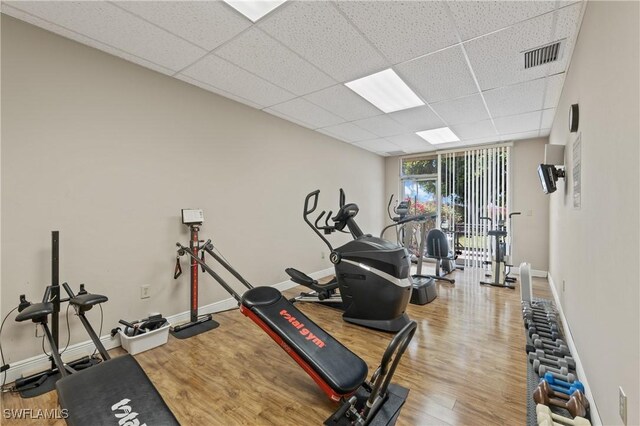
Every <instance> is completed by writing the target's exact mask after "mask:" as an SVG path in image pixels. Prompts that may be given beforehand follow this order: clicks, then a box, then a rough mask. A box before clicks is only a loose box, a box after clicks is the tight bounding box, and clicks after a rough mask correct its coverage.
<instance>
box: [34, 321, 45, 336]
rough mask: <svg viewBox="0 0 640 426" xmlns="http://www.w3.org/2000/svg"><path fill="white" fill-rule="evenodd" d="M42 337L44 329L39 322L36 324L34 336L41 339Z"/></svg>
mask: <svg viewBox="0 0 640 426" xmlns="http://www.w3.org/2000/svg"><path fill="white" fill-rule="evenodd" d="M43 337H44V330H43V329H42V327H41V326H40V324H36V338H38V339H41V338H43Z"/></svg>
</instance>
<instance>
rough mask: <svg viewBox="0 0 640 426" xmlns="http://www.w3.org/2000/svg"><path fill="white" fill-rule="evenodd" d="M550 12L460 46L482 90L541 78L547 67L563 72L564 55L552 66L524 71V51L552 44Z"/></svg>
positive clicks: (565, 60)
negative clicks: (465, 52)
mask: <svg viewBox="0 0 640 426" xmlns="http://www.w3.org/2000/svg"><path fill="white" fill-rule="evenodd" d="M555 13H557V12H554V13H548V14H546V15H542V16H539V17H537V18H534V19H530V20H528V21H525V22H522V23H520V24H516V25H514V26H512V27H509V28H507V29H505V30H502V31H498V32H495V33H492V34H489V35H486V36H484V37H480V38H476V39H473V40H470V41H468V42H465V43H464V46H465V49H466V51H467V54H468V56H469V61H470V62H471V67H472V68H473V70H474V72H475V75H476V77H477V79H478V83H479V84H480V88H481V89H482V90H487V89H493V88H496V87H502V86H507V85H510V84H515V83H520V82H523V81H529V80H533V79H536V78H541V77H545V76H546V75H547V72H548V71H549V70H550V66H551V65H553V67H555V68H558V67H559V68H560V71H563V70H564V69H565V68H566V65H567V56H568V55H562V56H561V57H560V58H559V59H558V60H557V61H556V62H553V63H552V64H546V65H540V66H537V67H533V68H529V69H524V51H526V50H529V49H532V48H536V47H539V46H542V45H544V44H547V43H551V42H553V41H556V40H555V39H554V34H553V16H554V14H555Z"/></svg>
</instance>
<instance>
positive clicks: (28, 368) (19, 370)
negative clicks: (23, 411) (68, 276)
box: [6, 268, 334, 383]
mask: <svg viewBox="0 0 640 426" xmlns="http://www.w3.org/2000/svg"><path fill="white" fill-rule="evenodd" d="M333 273H334V269H333V268H327V269H323V270H321V271H317V272H314V273H312V274H309V276H310V277H311V278H313V279H316V280H317V279H319V278H324V277H326V276H328V275H332V274H333ZM297 285H298V284H296V283H294V282H293V281H290V280H289V281H283V282H280V283H277V284H274V285H273V286H272V287H275V288H277V289H278V290H280V291H284V290H288V289H290V288H293V287H295V286H297ZM236 307H238V302H236V300H235V299H234V298H232V297H230V298H228V299H224V300H221V301H219V302H214V303H211V304H209V305H205V306H201V307H200V309H198V312H199V313H200V314H214V313H216V312H222V311H228V310H229V309H233V308H236ZM189 315H190V313H189V311H185V312H181V313H179V314H175V315H171V316H168V317H167V321H169V323H170V324H172V325H176V324H179V323H181V322H187V321H189ZM100 341H101V342H102V344H103V345H104V347H105V348H107V350H109V349H113V348H117V347H118V346H120V337H119V336H118V335H116V337H114V338H111V336H110V335H109V334H107V335H106V336H102V337H100ZM94 350H95V346H94V345H93V342H92V341H91V340H86V341H84V342H80V343H76V344H74V345H71V346H69V347H68V348H67V350H66V351H65V352H64V354H62V360H63V361H65V362H70V361H73V360H76V359H79V358H82V357H83V356H86V355H90V354H92V353H93V351H94ZM50 365H51V361H49V358H48V357H47V356H46V355H45V354H40V355H36V356H34V357H31V358H27V359H24V360H20V361H16V362H12V363H11V368H10V369H9V370H7V371H6V373H7V379H6V382H7V383H11V382H13V381H15V380H16V379H19V378H20V377H27V376H29V375H31V374H34V373H37V372H40V371H44V370H46V369H47V368H49V367H50Z"/></svg>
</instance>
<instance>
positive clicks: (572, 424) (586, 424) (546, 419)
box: [536, 404, 591, 426]
mask: <svg viewBox="0 0 640 426" xmlns="http://www.w3.org/2000/svg"><path fill="white" fill-rule="evenodd" d="M536 415H537V417H538V425H539V426H543V425H544V426H547V425H557V424H558V423H554V420H555V421H558V422H560V424H563V425H569V426H591V422H590V421H589V420H587V419H585V418H584V417H580V416H577V417H575V418H573V419H570V418H568V417H564V416H560V415H558V414H556V413H554V412H552V411H551V409H550V408H549V407H547V406H546V405H542V404H538V405H536Z"/></svg>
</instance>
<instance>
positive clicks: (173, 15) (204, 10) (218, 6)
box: [115, 1, 251, 50]
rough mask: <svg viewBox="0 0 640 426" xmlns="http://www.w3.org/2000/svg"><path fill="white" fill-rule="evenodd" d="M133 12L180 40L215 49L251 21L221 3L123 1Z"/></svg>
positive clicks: (122, 4) (120, 3)
mask: <svg viewBox="0 0 640 426" xmlns="http://www.w3.org/2000/svg"><path fill="white" fill-rule="evenodd" d="M115 4H116V5H118V6H119V7H122V8H124V9H126V10H128V11H130V12H131V13H135V14H136V15H138V16H140V17H142V18H144V19H146V20H148V21H149V22H153V23H154V24H156V25H158V26H160V27H162V28H165V29H167V30H168V31H171V32H172V33H173V34H176V35H178V36H180V37H183V38H185V39H187V40H189V41H190V42H192V43H194V44H197V45H198V46H200V47H202V48H204V49H206V50H213V49H214V48H216V47H218V46H219V45H221V44H222V43H224V42H225V41H227V40H230V39H231V38H233V37H234V36H235V35H237V34H239V33H240V32H242V31H243V30H244V29H246V28H249V27H250V26H251V22H250V21H248V20H247V19H245V18H244V17H242V16H240V15H239V14H238V13H237V12H235V11H234V10H232V9H231V8H230V7H229V6H227V5H226V4H225V3H224V2H221V1H119V2H116V3H115Z"/></svg>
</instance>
